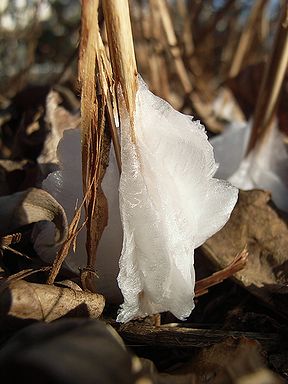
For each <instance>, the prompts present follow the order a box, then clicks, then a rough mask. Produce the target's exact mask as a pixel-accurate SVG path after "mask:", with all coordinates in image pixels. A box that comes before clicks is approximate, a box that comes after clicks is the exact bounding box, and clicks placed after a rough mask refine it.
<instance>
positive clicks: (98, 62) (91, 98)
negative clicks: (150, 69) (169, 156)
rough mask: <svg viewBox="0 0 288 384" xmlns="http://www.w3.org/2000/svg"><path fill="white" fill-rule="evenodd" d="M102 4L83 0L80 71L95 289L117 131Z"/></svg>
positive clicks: (89, 279)
mask: <svg viewBox="0 0 288 384" xmlns="http://www.w3.org/2000/svg"><path fill="white" fill-rule="evenodd" d="M98 4H99V1H98V0H83V1H82V15H81V24H82V26H81V42H80V55H79V72H78V74H79V75H78V76H79V83H80V85H81V132H82V179H83V194H84V197H85V198H84V207H85V223H86V228H87V239H86V250H87V268H86V269H85V270H84V271H82V277H83V274H84V275H85V278H82V281H83V285H84V288H87V289H89V290H92V291H95V286H94V284H93V281H94V278H95V273H94V268H95V264H96V252H97V247H98V244H99V241H100V238H101V236H102V233H103V231H104V229H105V227H106V225H107V221H108V207H107V200H106V197H105V195H104V193H103V191H102V188H101V182H102V179H103V177H104V174H105V171H106V168H107V166H108V162H109V151H110V136H109V135H108V132H107V129H106V127H107V125H110V129H111V131H113V127H112V126H111V120H112V119H111V116H110V113H112V110H111V108H109V107H108V105H110V104H111V97H112V96H111V94H110V90H109V87H110V86H111V84H112V79H111V71H109V68H108V66H107V63H108V60H107V58H106V53H105V48H104V45H103V42H102V40H101V36H100V32H99V24H98ZM108 100H109V102H108ZM110 106H111V105H110ZM107 114H108V116H110V119H109V120H110V124H109V121H108V122H107ZM112 136H113V134H112ZM114 139H115V137H114ZM74 230H75V228H74ZM65 252H66V251H65ZM87 271H88V272H87Z"/></svg>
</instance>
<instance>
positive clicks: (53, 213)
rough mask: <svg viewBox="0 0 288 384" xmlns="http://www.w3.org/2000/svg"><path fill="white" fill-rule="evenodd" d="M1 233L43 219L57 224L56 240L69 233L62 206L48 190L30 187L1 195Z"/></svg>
mask: <svg viewBox="0 0 288 384" xmlns="http://www.w3.org/2000/svg"><path fill="white" fill-rule="evenodd" d="M0 214H1V222H0V234H1V235H5V234H8V233H9V232H13V231H14V230H16V229H19V228H20V227H22V226H25V225H28V224H31V223H35V222H38V221H42V220H47V221H52V222H53V223H54V224H55V227H56V232H55V242H56V243H61V242H62V241H63V240H64V239H65V238H66V235H67V219H66V214H65V211H64V209H63V208H62V206H61V205H60V204H59V203H58V202H57V201H56V200H55V199H54V198H53V197H52V196H51V195H50V194H49V193H48V192H46V191H44V190H43V189H39V188H29V189H27V190H25V191H21V192H16V193H13V194H11V195H7V196H2V197H0Z"/></svg>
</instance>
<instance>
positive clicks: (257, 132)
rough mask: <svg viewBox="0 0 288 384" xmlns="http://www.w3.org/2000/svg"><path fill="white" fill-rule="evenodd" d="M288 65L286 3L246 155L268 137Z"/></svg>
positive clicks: (262, 83) (287, 17)
mask: <svg viewBox="0 0 288 384" xmlns="http://www.w3.org/2000/svg"><path fill="white" fill-rule="evenodd" d="M287 63H288V2H287V0H285V1H284V4H283V6H282V11H281V15H280V19H279V24H278V28H277V31H276V34H275V39H274V44H273V48H272V52H271V54H270V56H269V58H268V61H267V63H266V67H265V71H264V75H263V79H262V82H261V86H260V91H259V95H258V99H257V103H256V107H255V112H254V117H253V125H252V130H251V136H250V139H249V143H248V147H247V151H246V155H248V154H249V152H250V151H251V150H252V149H253V148H254V147H255V145H256V143H257V145H261V143H262V142H263V140H264V138H265V137H266V134H267V132H268V131H269V127H271V122H272V121H273V117H274V115H275V111H276V108H277V103H278V100H279V95H280V91H281V87H282V83H283V79H284V76H285V72H286V69H287Z"/></svg>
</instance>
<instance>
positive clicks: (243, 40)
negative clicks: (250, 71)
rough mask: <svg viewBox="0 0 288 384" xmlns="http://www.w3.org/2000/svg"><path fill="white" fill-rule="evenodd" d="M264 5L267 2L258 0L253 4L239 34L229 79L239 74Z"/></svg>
mask: <svg viewBox="0 0 288 384" xmlns="http://www.w3.org/2000/svg"><path fill="white" fill-rule="evenodd" d="M266 5H267V0H259V1H256V2H255V4H254V6H253V8H252V10H251V13H250V16H249V17H248V20H247V23H246V25H245V27H244V29H243V31H242V33H241V36H240V40H239V43H238V45H237V49H236V52H235V55H234V57H233V60H232V64H231V68H230V71H229V77H235V76H237V75H238V73H239V72H240V69H241V67H242V64H243V60H244V57H245V55H246V54H247V52H248V51H249V49H250V47H251V45H252V42H253V39H254V37H255V25H256V24H257V23H258V22H259V21H261V16H262V12H263V10H264V8H265V6H266Z"/></svg>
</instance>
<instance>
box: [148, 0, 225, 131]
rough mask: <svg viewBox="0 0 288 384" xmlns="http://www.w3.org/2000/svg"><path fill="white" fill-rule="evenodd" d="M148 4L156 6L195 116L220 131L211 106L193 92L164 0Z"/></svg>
mask: <svg viewBox="0 0 288 384" xmlns="http://www.w3.org/2000/svg"><path fill="white" fill-rule="evenodd" d="M150 6H153V7H158V10H159V14H160V16H161V22H162V26H163V30H164V33H165V35H166V41H167V46H168V49H169V51H170V53H171V56H172V58H173V60H174V64H175V69H176V73H177V75H178V78H179V80H180V83H181V85H182V87H183V90H184V92H185V96H186V98H187V99H188V100H189V101H190V102H191V104H192V107H193V109H194V110H195V112H196V114H197V117H198V118H199V119H200V120H202V122H203V123H205V125H206V126H207V128H208V129H209V130H210V131H212V132H221V131H222V125H221V124H220V123H218V122H217V121H216V119H215V117H214V115H213V112H212V109H211V106H207V105H206V103H203V102H202V100H201V99H200V97H199V96H198V95H197V94H196V93H195V92H194V89H193V86H192V82H191V80H190V77H189V74H188V71H187V69H186V68H185V65H184V62H183V59H182V55H181V50H180V47H179V44H178V41H177V37H176V33H175V30H174V26H173V23H172V19H171V16H170V13H169V9H168V5H167V3H166V0H150Z"/></svg>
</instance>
